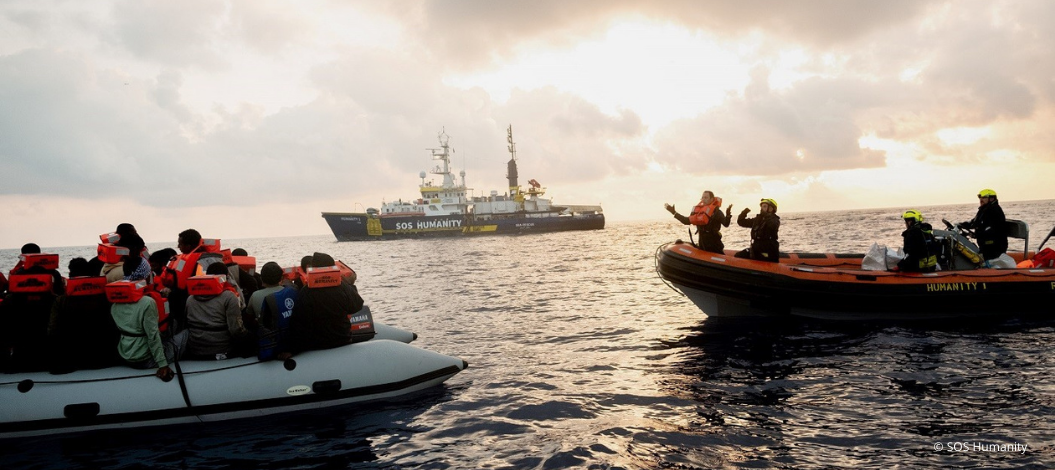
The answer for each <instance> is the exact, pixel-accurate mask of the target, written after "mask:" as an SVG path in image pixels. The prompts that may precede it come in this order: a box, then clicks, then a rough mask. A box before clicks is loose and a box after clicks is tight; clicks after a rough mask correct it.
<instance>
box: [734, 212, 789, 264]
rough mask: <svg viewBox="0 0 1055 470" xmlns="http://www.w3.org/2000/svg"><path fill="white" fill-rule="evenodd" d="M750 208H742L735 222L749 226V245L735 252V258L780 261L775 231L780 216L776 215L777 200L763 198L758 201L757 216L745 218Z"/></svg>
mask: <svg viewBox="0 0 1055 470" xmlns="http://www.w3.org/2000/svg"><path fill="white" fill-rule="evenodd" d="M748 212H751V209H748V208H746V207H745V208H744V210H743V211H742V212H740V217H738V218H737V219H736V224H737V225H739V226H741V227H751V247H750V248H747V249H746V250H743V251H740V252H737V253H736V257H737V258H751V259H753V260H758V261H769V262H772V263H779V262H780V242H779V241H778V240H777V232H778V231H779V230H780V216H778V215H777V201H774V200H773V199H769V198H765V199H762V202H761V203H759V212H761V213H760V214H758V216H756V217H752V218H750V219H749V218H747V213H748Z"/></svg>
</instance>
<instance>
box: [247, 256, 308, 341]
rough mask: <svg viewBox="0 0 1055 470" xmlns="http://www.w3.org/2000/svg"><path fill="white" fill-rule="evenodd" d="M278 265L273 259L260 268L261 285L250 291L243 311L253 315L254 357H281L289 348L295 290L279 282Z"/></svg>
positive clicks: (295, 297) (279, 271)
mask: <svg viewBox="0 0 1055 470" xmlns="http://www.w3.org/2000/svg"><path fill="white" fill-rule="evenodd" d="M282 274H283V273H282V267H281V266H279V264H278V263H276V262H274V261H269V262H267V263H264V266H263V267H262V268H261V269H260V280H261V282H262V284H263V287H262V288H260V289H257V290H256V292H253V296H252V297H250V299H249V302H247V303H248V305H247V306H246V312H247V313H248V314H250V315H252V316H253V317H254V318H256V323H257V357H258V358H259V359H260V360H262V361H266V360H269V359H278V360H285V359H287V358H289V357H290V355H291V354H292V352H293V343H292V338H291V336H290V327H289V324H290V320H291V318H292V316H293V309H294V308H295V307H296V304H297V290H296V289H294V288H293V287H291V286H288V285H282Z"/></svg>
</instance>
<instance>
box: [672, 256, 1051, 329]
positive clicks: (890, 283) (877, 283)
mask: <svg viewBox="0 0 1055 470" xmlns="http://www.w3.org/2000/svg"><path fill="white" fill-rule="evenodd" d="M732 254H733V252H726V253H724V254H721V255H719V254H716V253H708V252H704V251H702V250H699V249H697V248H695V247H693V246H691V245H688V244H684V243H675V244H668V245H665V246H663V247H660V249H659V250H658V251H657V254H656V267H657V271H658V272H659V275H660V277H661V278H663V279H664V280H665V281H667V282H669V283H670V284H672V285H673V286H674V287H675V288H677V289H678V290H680V291H681V292H682V293H684V294H685V296H686V297H688V298H689V299H690V300H691V301H692V302H693V303H694V304H696V306H697V307H699V308H700V309H701V310H702V311H703V312H704V313H706V314H707V315H708V316H802V317H812V318H824V319H837V320H933V319H943V318H962V317H986V316H994V315H1012V314H1014V315H1019V314H1023V313H1025V312H1027V311H1030V310H1032V311H1034V312H1036V313H1039V314H1042V315H1051V314H1052V313H1053V312H1052V307H1051V305H1052V301H1055V269H976V270H970V271H945V272H936V273H926V274H920V273H895V272H888V271H866V270H862V269H861V267H860V259H861V255H835V254H791V255H790V256H789V257H788V258H786V259H782V260H781V262H780V263H779V264H778V263H767V262H761V261H753V260H747V259H740V258H735V257H734V256H732Z"/></svg>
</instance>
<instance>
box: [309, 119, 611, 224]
mask: <svg viewBox="0 0 1055 470" xmlns="http://www.w3.org/2000/svg"><path fill="white" fill-rule="evenodd" d="M449 140H450V137H449V136H448V135H447V134H446V133H445V132H442V131H441V132H440V134H439V142H440V148H438V149H429V150H430V151H431V152H432V160H434V161H438V162H440V163H439V164H438V165H437V166H436V167H435V168H434V169H432V170H431V171H430V172H429V173H431V174H433V175H437V176H439V177H441V178H442V182H441V183H439V184H436V183H434V182H433V181H425V178H426V172H424V171H422V172H421V173H420V174H419V177H420V178H421V184H420V187H419V189H420V192H421V197H420V198H417V199H414V200H411V201H403V200H398V201H394V202H388V203H382V205H381V209H380V210H378V209H376V208H368V209H366V212H364V213H354V212H323V213H322V217H323V218H324V219H326V223H327V224H329V226H330V229H331V230H332V231H333V235H334V236H335V237H337V240H338V241H353V240H381V239H390V238H410V237H440V236H454V235H478V234H503V233H537V232H556V231H565V230H599V229H603V228H604V213H603V212H602V209H601V206H600V205H555V204H553V201H552V199H546V198H543V197H542V196H543V195H544V194H545V192H546V190H545V188H543V187H542V185H541V184H539V182H538V181H535V180H534V179H531V180H528V187H527V188H526V189H525V188H521V186H520V184H519V175H518V171H517V158H516V144H515V143H514V142H513V127H512V126H509V128H508V129H507V141H508V142H509V146H508V148H509V154H510V159H509V162H508V163H507V175H506V178H507V179H508V180H509V191H508V192H506V193H504V194H499V192H498V191H491V193H490V195H488V196H473V195H472V194H471V191H472V189H471V188H468V187H466V185H465V171H462V172H461V173H460V175H459V176H461V182H458V181H457V179H456V178H455V176H454V174H453V173H452V172H451V168H450V153H451V149H450V145H449Z"/></svg>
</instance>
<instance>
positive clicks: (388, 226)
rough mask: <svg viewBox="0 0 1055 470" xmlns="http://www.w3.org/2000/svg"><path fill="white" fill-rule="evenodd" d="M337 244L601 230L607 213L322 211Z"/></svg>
mask: <svg viewBox="0 0 1055 470" xmlns="http://www.w3.org/2000/svg"><path fill="white" fill-rule="evenodd" d="M322 217H323V218H324V219H326V223H327V224H329V226H330V230H332V231H333V235H334V236H335V237H336V238H337V240H338V241H359V240H383V239H398V238H429V237H451V236H460V235H489V234H517V233H543V232H560V231H568V230H600V229H603V228H604V214H600V213H595V214H575V215H559V216H558V215H553V216H548V217H541V216H536V215H533V214H511V215H509V216H504V217H502V218H490V219H486V220H484V219H476V218H473V217H470V216H464V215H450V216H404V217H378V216H374V215H368V214H365V213H349V212H323V213H322Z"/></svg>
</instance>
